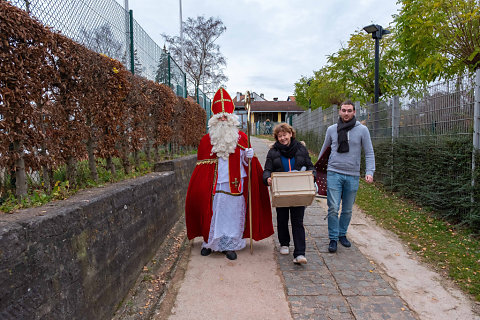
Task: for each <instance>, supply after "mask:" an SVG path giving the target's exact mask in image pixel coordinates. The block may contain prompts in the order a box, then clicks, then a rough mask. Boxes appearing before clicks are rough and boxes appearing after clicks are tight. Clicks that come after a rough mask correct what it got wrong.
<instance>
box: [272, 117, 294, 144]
mask: <svg viewBox="0 0 480 320" xmlns="http://www.w3.org/2000/svg"><path fill="white" fill-rule="evenodd" d="M280 132H286V133H290V134H291V135H292V138H294V139H295V129H293V127H292V126H291V125H289V124H288V123H285V122H282V123H279V124H277V125H276V126H275V128H273V136H274V137H275V140H276V141H278V134H279V133H280Z"/></svg>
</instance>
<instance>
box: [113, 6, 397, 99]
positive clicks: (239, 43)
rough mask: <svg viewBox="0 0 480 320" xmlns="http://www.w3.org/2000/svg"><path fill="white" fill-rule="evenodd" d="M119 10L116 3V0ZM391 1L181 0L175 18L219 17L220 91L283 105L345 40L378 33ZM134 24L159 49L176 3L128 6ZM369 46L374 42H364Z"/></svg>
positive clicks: (172, 25) (173, 31)
mask: <svg viewBox="0 0 480 320" xmlns="http://www.w3.org/2000/svg"><path fill="white" fill-rule="evenodd" d="M117 2H119V3H120V4H121V5H122V6H123V5H124V0H117ZM396 2H397V0H182V16H183V20H184V21H185V20H186V19H187V18H188V17H192V18H195V17H197V16H200V15H203V16H205V17H206V18H209V17H215V18H220V19H221V20H222V22H223V23H224V25H225V26H226V27H227V30H226V32H225V33H224V34H223V35H222V36H221V37H220V38H219V39H218V40H217V43H218V44H219V45H220V50H221V52H222V53H223V55H224V56H225V57H226V59H227V67H226V70H225V74H226V75H227V77H228V78H229V81H228V82H227V83H226V89H227V91H228V92H229V93H230V95H231V96H232V97H233V96H234V95H235V93H236V92H237V91H240V92H245V91H246V90H250V91H255V92H257V93H258V94H260V93H264V94H265V98H266V99H267V100H272V99H273V98H274V97H278V98H279V100H286V99H287V97H288V96H289V95H293V92H294V84H295V82H297V81H298V80H299V79H300V78H301V77H302V76H311V75H313V71H316V70H318V69H320V68H321V67H322V66H324V65H325V64H326V56H327V55H331V54H333V53H335V52H337V51H338V50H339V49H340V47H341V46H342V45H346V42H347V41H348V39H349V38H350V35H351V34H352V33H354V32H355V31H356V30H360V29H362V28H363V27H364V26H366V25H369V24H372V23H375V24H379V25H381V26H383V27H384V28H386V27H387V26H388V25H389V24H390V23H391V22H392V21H393V17H392V15H394V14H397V13H398V10H399V9H400V7H399V5H397V4H396ZM129 9H131V10H133V16H134V18H135V20H136V21H137V22H138V23H139V24H140V25H141V26H142V27H143V29H144V30H145V31H146V32H147V33H148V34H149V35H150V37H151V38H152V39H153V40H154V41H155V42H157V44H158V45H159V46H161V47H163V44H164V43H163V38H162V36H161V34H162V33H166V34H168V35H179V34H180V24H179V0H161V1H160V0H129ZM372 41H374V40H373V39H372Z"/></svg>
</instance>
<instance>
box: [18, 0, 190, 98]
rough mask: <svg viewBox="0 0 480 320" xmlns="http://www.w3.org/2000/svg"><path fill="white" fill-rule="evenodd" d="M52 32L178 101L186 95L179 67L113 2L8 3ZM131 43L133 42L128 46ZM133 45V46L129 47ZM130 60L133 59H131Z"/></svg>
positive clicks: (42, 0) (20, 0)
mask: <svg viewBox="0 0 480 320" xmlns="http://www.w3.org/2000/svg"><path fill="white" fill-rule="evenodd" d="M10 2H11V3H12V4H13V5H15V6H17V7H19V8H21V9H23V10H25V11H27V12H29V13H30V14H31V16H33V17H35V18H37V19H38V20H39V21H40V22H42V23H43V24H44V25H46V26H49V27H51V28H52V29H53V30H54V31H58V32H61V33H62V34H64V35H66V36H67V37H69V38H71V39H73V40H75V41H77V42H78V43H81V44H83V45H84V46H86V47H87V48H89V49H91V50H93V51H95V52H98V53H102V54H105V55H107V56H109V57H111V58H114V59H116V60H118V61H121V62H122V64H123V65H125V67H126V68H127V69H128V70H130V71H132V69H133V72H134V73H135V74H137V75H141V76H143V77H145V78H147V79H149V80H153V81H156V82H161V83H165V84H168V85H169V86H170V87H171V88H172V90H173V91H174V92H175V93H176V94H177V95H178V96H181V97H184V98H186V97H187V95H191V96H194V95H195V92H194V91H189V92H187V75H186V73H185V72H183V71H182V69H181V68H180V67H179V66H178V64H177V63H176V62H175V61H174V60H173V59H172V58H171V57H170V55H169V54H168V53H166V52H165V51H164V50H163V49H162V48H161V47H160V46H158V45H157V44H156V43H155V41H153V40H152V38H151V37H150V36H149V35H148V34H147V33H146V32H145V30H143V28H142V27H141V26H140V24H139V23H138V22H137V21H135V19H133V14H132V11H126V10H125V9H124V8H123V7H122V6H121V5H120V4H119V3H117V2H116V1H114V0H10ZM132 40H133V42H131V41H132ZM131 43H133V45H131ZM132 57H133V59H132Z"/></svg>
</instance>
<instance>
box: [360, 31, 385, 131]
mask: <svg viewBox="0 0 480 320" xmlns="http://www.w3.org/2000/svg"><path fill="white" fill-rule="evenodd" d="M363 30H365V31H366V32H367V33H371V34H372V38H373V39H375V98H374V104H373V113H374V115H375V118H374V122H373V135H374V136H376V134H377V129H378V96H379V95H380V86H379V83H378V77H379V76H378V72H379V71H378V69H379V68H380V44H379V41H380V39H382V36H383V35H384V34H389V33H390V31H389V30H387V29H383V28H382V26H380V25H378V24H371V25H369V26H366V27H364V28H363Z"/></svg>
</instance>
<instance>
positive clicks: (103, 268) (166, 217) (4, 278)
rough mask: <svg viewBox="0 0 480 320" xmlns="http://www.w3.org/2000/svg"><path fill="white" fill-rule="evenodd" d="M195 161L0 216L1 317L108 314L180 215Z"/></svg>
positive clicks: (180, 162) (162, 167)
mask: <svg viewBox="0 0 480 320" xmlns="http://www.w3.org/2000/svg"><path fill="white" fill-rule="evenodd" d="M195 162H196V156H189V157H185V158H182V159H178V160H173V161H168V162H167V163H162V164H159V165H157V166H156V169H157V170H165V169H166V170H168V171H164V172H154V173H151V174H148V175H146V176H143V177H140V178H137V179H132V180H128V181H123V182H119V183H116V184H112V185H109V186H106V187H103V188H95V189H88V190H83V191H81V192H79V193H78V194H77V195H75V196H73V197H71V198H69V199H67V200H64V201H58V202H54V203H50V204H48V205H45V206H42V207H38V208H32V209H27V210H22V211H21V212H17V213H15V214H2V215H0V319H110V318H111V316H112V314H113V312H114V311H115V308H116V307H117V306H118V305H119V303H121V301H122V299H123V298H124V297H125V295H126V294H127V292H128V290H129V289H130V287H131V286H132V285H133V284H134V283H135V280H136V279H137V277H138V275H139V273H140V271H141V269H142V267H143V266H144V265H145V264H146V263H147V261H148V260H149V259H150V258H151V257H152V256H153V254H154V253H155V251H156V250H157V249H158V247H159V245H160V244H161V243H162V241H163V240H164V238H165V236H166V235H167V234H168V232H169V230H170V228H171V227H172V226H173V225H174V224H175V223H176V222H177V221H178V219H179V217H180V216H181V215H183V213H184V202H185V195H186V189H187V187H188V182H189V179H190V175H191V173H192V171H193V168H194V167H195Z"/></svg>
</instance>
